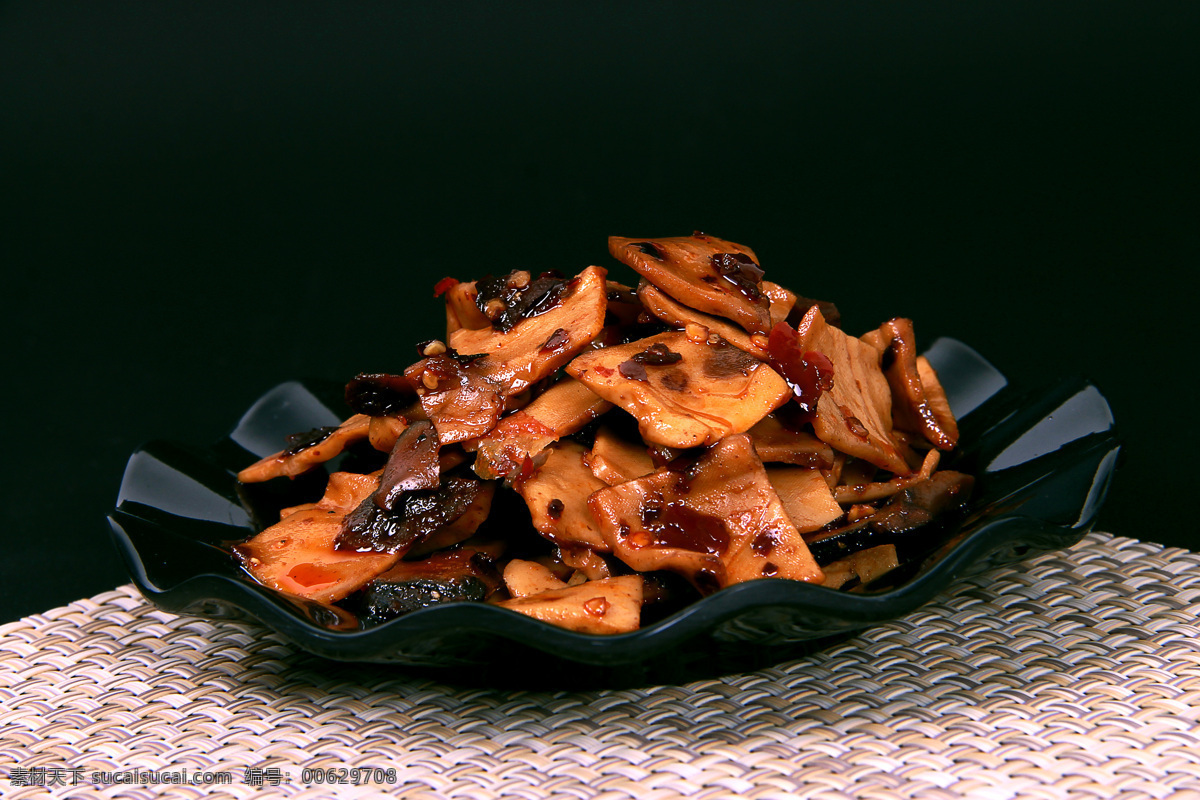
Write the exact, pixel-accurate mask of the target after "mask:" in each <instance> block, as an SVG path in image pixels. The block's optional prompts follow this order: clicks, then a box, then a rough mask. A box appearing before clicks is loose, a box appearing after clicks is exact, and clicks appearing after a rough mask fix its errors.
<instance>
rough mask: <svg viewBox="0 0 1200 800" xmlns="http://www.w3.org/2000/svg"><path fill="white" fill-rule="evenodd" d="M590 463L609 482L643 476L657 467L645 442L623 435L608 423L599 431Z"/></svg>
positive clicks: (598, 474)
mask: <svg viewBox="0 0 1200 800" xmlns="http://www.w3.org/2000/svg"><path fill="white" fill-rule="evenodd" d="M587 465H588V467H589V468H590V469H591V470H592V474H593V475H595V476H596V477H597V478H599V479H600V480H602V481H604V483H606V484H607V485H609V486H615V485H616V484H618V483H625V482H626V481H632V480H634V479H636V478H641V477H642V476H644V475H649V474H650V473H651V472H654V470H655V469H656V467H655V465H654V459H652V458H651V457H650V452H649V451H648V450H647V449H646V445H644V444H642V443H641V442H640V441H637V442H631V441H629V440H628V439H625V438H623V437H622V436H620V435H618V434H617V433H616V432H615V431H614V430H613V429H612V428H611V427H609V426H607V425H602V426H601V427H600V429H599V430H597V431H596V438H595V440H594V441H593V442H592V449H591V451H589V452H588V456H587Z"/></svg>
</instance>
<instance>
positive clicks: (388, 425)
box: [367, 413, 424, 453]
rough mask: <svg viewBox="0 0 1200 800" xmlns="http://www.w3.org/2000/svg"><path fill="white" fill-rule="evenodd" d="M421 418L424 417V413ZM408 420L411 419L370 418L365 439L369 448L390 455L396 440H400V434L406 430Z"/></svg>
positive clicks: (404, 417) (398, 417) (392, 417)
mask: <svg viewBox="0 0 1200 800" xmlns="http://www.w3.org/2000/svg"><path fill="white" fill-rule="evenodd" d="M421 416H424V413H422V414H421ZM410 419H413V417H408V416H386V417H371V422H370V424H369V425H368V426H367V439H369V440H370V442H371V447H374V448H375V449H376V450H379V451H381V452H384V453H390V452H391V451H392V448H393V447H395V446H396V440H397V439H399V438H400V434H402V433H404V431H405V429H407V428H408V422H409V420H410Z"/></svg>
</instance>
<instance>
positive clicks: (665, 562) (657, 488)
mask: <svg viewBox="0 0 1200 800" xmlns="http://www.w3.org/2000/svg"><path fill="white" fill-rule="evenodd" d="M588 504H589V506H590V507H591V509H592V513H593V514H594V515H595V517H596V521H597V522H598V523H599V527H600V531H601V534H602V535H603V537H604V540H605V541H606V542H608V544H609V545H610V546H611V547H612V550H613V553H614V554H615V555H616V556H617V557H618V558H620V559H621V560H622V561H624V562H625V563H626V564H628V565H629V566H630V567H632V568H633V569H635V570H638V571H639V572H650V571H654V570H659V569H666V570H671V571H673V572H678V573H680V574H682V575H684V577H686V578H688V579H689V580H690V581H691V582H692V583H693V584H694V585H695V586H696V588H697V589H699V590H700V591H701V592H706V593H707V592H712V591H714V590H716V589H717V588H721V587H725V586H730V585H732V584H735V583H740V582H742V581H746V580H752V579H755V578H762V577H779V578H791V579H794V580H800V581H808V582H819V581H820V580H821V578H822V574H821V569H820V567H818V566H817V563H816V562H815V561H814V560H813V558H812V556H811V555H810V554H809V552H808V547H807V546H806V545H805V544H804V540H803V538H802V537H801V536H800V533H799V532H798V531H797V530H796V528H795V526H794V525H793V524H792V523H791V521H790V520H789V519H788V515H787V513H786V511H785V510H784V506H783V504H782V502H780V499H779V497H778V496H777V495H776V493H775V490H774V489H773V488H772V486H771V483H770V480H769V479H768V477H767V472H766V470H765V469H764V468H763V465H762V461H760V460H759V458H758V456H757V455H756V454H755V452H754V445H753V444H752V443H751V441H750V437H749V436H747V435H745V434H738V435H733V436H729V437H726V438H725V439H722V440H721V441H720V442H719V443H718V444H716V445H714V446H713V447H711V448H709V450H708V451H707V452H706V453H705V454H704V455H703V456H701V457H700V459H699V460H697V461H696V462H695V463H694V464H693V465H692V466H691V467H689V468H688V470H687V471H686V472H682V473H681V472H675V471H672V470H666V469H664V470H660V471H658V472H655V473H653V474H651V475H647V476H646V477H644V478H639V479H637V480H634V481H629V482H627V483H622V484H619V485H617V486H611V487H608V488H607V489H602V490H600V491H598V492H596V493H595V494H594V495H592V496H591V498H590V499H589V501H588ZM839 513H840V512H839Z"/></svg>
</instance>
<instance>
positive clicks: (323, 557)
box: [234, 472, 400, 603]
mask: <svg viewBox="0 0 1200 800" xmlns="http://www.w3.org/2000/svg"><path fill="white" fill-rule="evenodd" d="M378 486H379V473H373V474H371V475H358V474H355V473H350V472H335V473H333V474H332V475H330V476H329V484H328V485H327V486H326V489H325V495H324V496H323V497H322V498H321V500H320V501H319V502H317V503H315V504H313V505H311V506H308V507H300V509H299V510H295V509H293V510H292V513H289V514H288V516H286V517H284V518H283V519H282V520H280V521H279V522H278V523H277V524H275V525H272V526H271V527H269V528H267V529H265V530H263V531H262V532H260V533H259V534H258V535H256V536H255V537H254V538H252V539H250V540H249V541H247V542H244V543H242V544H239V545H235V546H234V551H235V552H236V553H237V555H238V557H239V558H240V559H241V561H242V564H243V566H245V568H246V569H247V570H248V571H249V572H250V574H251V575H253V576H254V577H255V578H256V579H257V580H258V581H259V582H260V583H262V584H264V585H266V586H270V587H271V588H273V589H278V590H279V591H281V592H286V593H288V594H292V595H297V596H299V597H304V598H307V599H309V600H316V601H317V602H321V603H332V602H335V601H337V600H341V599H342V598H344V597H346V596H347V595H349V594H350V593H351V592H353V591H355V590H356V589H359V588H360V587H362V586H364V585H365V584H366V583H367V582H368V581H370V580H371V579H372V578H374V577H376V576H377V575H379V574H381V573H383V572H384V571H386V570H387V569H388V568H389V567H391V566H392V565H393V564H395V563H396V562H397V561H399V560H400V554H399V553H360V552H356V551H353V550H335V549H334V543H335V542H336V541H337V538H338V534H339V533H340V532H341V529H342V520H343V519H345V517H346V515H347V514H349V513H350V512H352V511H354V510H355V509H356V508H358V506H359V505H361V504H362V502H363V501H364V500H366V499H367V498H368V497H369V496H370V495H371V494H372V493H373V492H374V491H375V490H376V488H378Z"/></svg>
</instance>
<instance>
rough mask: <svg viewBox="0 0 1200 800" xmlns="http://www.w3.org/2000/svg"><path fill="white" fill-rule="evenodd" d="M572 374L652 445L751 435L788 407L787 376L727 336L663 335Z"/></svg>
mask: <svg viewBox="0 0 1200 800" xmlns="http://www.w3.org/2000/svg"><path fill="white" fill-rule="evenodd" d="M567 372H568V373H569V374H570V375H572V376H573V377H575V378H577V379H578V380H580V381H582V382H583V383H585V384H587V385H588V386H589V387H590V388H591V389H592V391H594V392H595V393H596V394H598V395H600V396H601V397H603V398H604V399H605V400H608V401H610V402H612V403H614V404H615V405H618V406H620V407H621V408H623V409H625V410H626V411H628V412H629V413H630V414H632V415H633V416H634V417H636V418H637V420H638V430H639V431H640V432H641V434H642V438H644V439H645V440H646V441H647V442H650V443H653V444H660V445H665V446H667V447H678V448H688V447H696V446H699V445H705V444H712V443H714V442H716V441H717V440H719V439H721V438H722V437H724V436H728V435H729V434H733V433H741V432H743V431H746V430H749V429H750V428H751V427H752V426H753V425H754V424H755V423H756V422H758V421H759V420H761V419H762V418H763V417H765V416H766V415H767V414H769V413H770V412H772V411H774V410H775V409H776V408H778V407H779V406H781V405H782V404H783V403H785V402H787V399H788V397H789V396H790V394H791V390H790V389H788V387H787V384H786V383H785V382H784V380H783V378H781V377H779V375H778V374H777V373H776V372H775V371H774V370H772V369H771V368H770V367H769V366H767V365H766V364H764V363H763V362H761V361H759V360H758V359H756V358H754V357H753V356H750V355H748V354H747V353H744V352H742V351H741V350H739V349H737V348H736V347H734V346H733V345H731V344H729V343H728V342H726V341H725V340H724V339H721V338H719V337H717V339H716V341H715V342H711V341H709V340H705V341H702V342H693V341H690V340H689V339H688V337H687V334H686V333H679V332H674V333H663V334H659V335H658V336H651V337H649V338H646V339H639V340H638V341H636V342H630V343H629V344H625V345H618V346H615V347H606V348H603V349H601V350H593V351H591V352H588V353H584V354H583V355H581V356H579V357H578V358H576V359H575V360H574V361H572V362H571V363H570V364H568V365H567Z"/></svg>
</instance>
